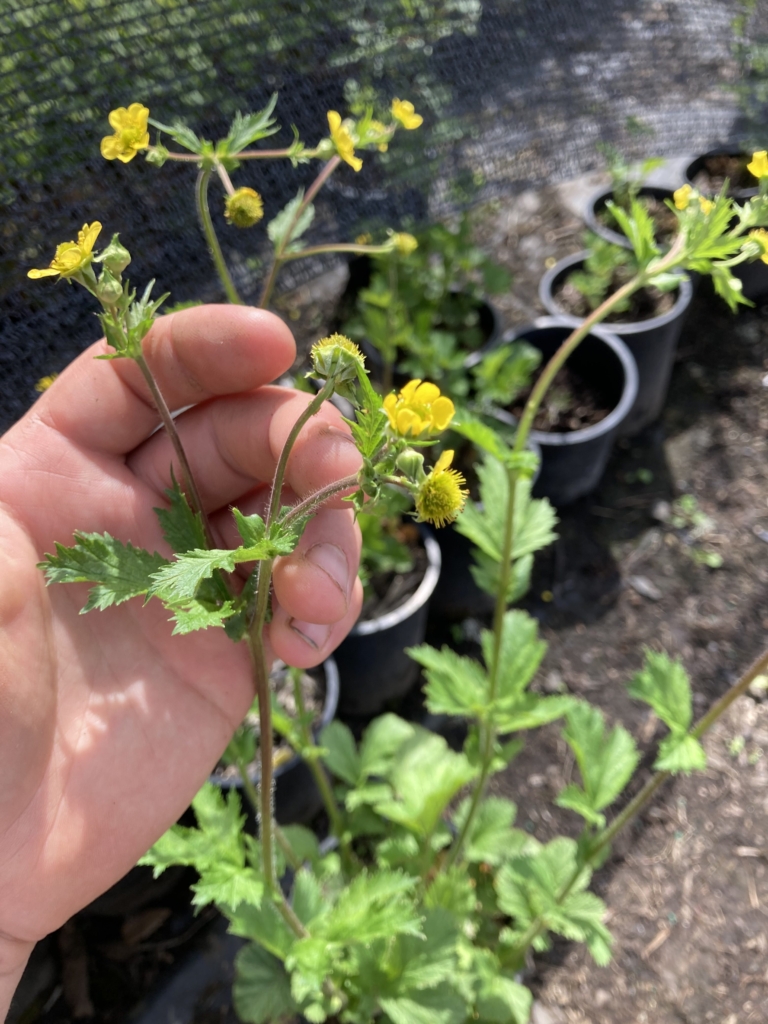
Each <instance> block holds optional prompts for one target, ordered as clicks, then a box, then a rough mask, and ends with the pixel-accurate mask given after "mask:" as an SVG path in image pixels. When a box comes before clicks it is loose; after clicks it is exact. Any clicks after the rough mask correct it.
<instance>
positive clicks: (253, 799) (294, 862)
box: [235, 757, 301, 871]
mask: <svg viewBox="0 0 768 1024" xmlns="http://www.w3.org/2000/svg"><path fill="white" fill-rule="evenodd" d="M235 765H236V767H237V770H238V771H239V772H240V778H241V779H242V782H243V789H244V791H245V795H246V797H247V798H248V803H249V804H250V805H251V807H252V808H253V812H254V814H255V815H256V817H257V818H258V816H259V794H258V793H257V792H256V787H255V786H254V784H253V782H252V781H251V777H250V775H249V774H248V765H247V764H246V763H245V761H244V760H243V759H242V758H240V757H238V758H237V759H236V760H235ZM272 829H273V831H274V833H275V839H276V840H277V845H278V846H279V847H280V849H281V850H282V851H283V856H284V857H285V859H286V861H287V862H288V863H289V864H290V865H291V867H292V868H293V869H294V871H298V869H299V868H300V867H301V860H300V858H299V857H298V856H297V854H296V851H295V850H294V848H293V847H292V846H291V844H290V843H289V842H288V839H287V837H286V835H285V833H284V832H283V830H282V829H281V828H280V826H279V825H278V824H277V822H276V821H275V822H273V824H272Z"/></svg>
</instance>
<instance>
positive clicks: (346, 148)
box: [328, 110, 363, 171]
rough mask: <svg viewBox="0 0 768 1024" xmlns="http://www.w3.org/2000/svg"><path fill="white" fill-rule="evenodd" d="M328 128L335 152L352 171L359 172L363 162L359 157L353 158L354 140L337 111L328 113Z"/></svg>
mask: <svg viewBox="0 0 768 1024" xmlns="http://www.w3.org/2000/svg"><path fill="white" fill-rule="evenodd" d="M328 127H329V128H330V129H331V140H332V142H333V144H334V146H335V147H336V152H337V153H338V154H339V156H340V157H341V159H342V160H343V161H344V162H345V163H348V164H349V166H350V167H351V168H352V170H353V171H359V170H360V168H361V167H362V166H363V161H362V160H361V159H360V157H358V156H355V140H354V139H353V138H352V136H351V135H350V133H349V129H348V128H347V127H346V125H345V124H344V122H343V121H342V120H341V114H340V113H339V112H338V111H336V110H329V111H328Z"/></svg>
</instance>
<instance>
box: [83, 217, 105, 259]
mask: <svg viewBox="0 0 768 1024" xmlns="http://www.w3.org/2000/svg"><path fill="white" fill-rule="evenodd" d="M100 231H101V222H100V221H98V220H95V221H94V222H93V224H83V227H82V230H81V231H78V233H77V244H78V245H79V246H80V248H81V249H82V251H83V253H84V254H88V253H90V252H92V251H93V244H94V242H95V241H96V239H97V238H98V237H99V232H100Z"/></svg>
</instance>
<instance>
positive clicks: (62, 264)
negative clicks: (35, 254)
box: [27, 220, 101, 280]
mask: <svg viewBox="0 0 768 1024" xmlns="http://www.w3.org/2000/svg"><path fill="white" fill-rule="evenodd" d="M100 231H101V224H100V223H99V222H98V221H97V220H95V221H94V222H93V224H83V226H82V228H81V230H80V231H78V233H77V241H76V242H62V243H61V245H57V246H56V255H55V256H54V257H53V259H52V260H51V264H50V266H49V267H46V268H45V269H44V270H29V271H27V277H31V278H33V279H34V280H37V279H38V278H40V277H54V276H55V275H56V274H61V276H62V277H74V276H75V274H77V273H79V272H80V271H81V270H84V269H85V268H86V267H87V266H88V264H89V263H90V262H91V260H92V259H93V246H94V243H95V241H96V239H97V238H98V237H99V232H100Z"/></svg>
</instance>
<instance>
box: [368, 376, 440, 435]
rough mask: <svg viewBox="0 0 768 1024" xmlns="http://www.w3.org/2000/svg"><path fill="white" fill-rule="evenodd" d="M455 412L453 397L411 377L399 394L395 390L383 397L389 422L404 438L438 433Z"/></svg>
mask: <svg viewBox="0 0 768 1024" xmlns="http://www.w3.org/2000/svg"><path fill="white" fill-rule="evenodd" d="M455 411H456V410H455V408H454V405H453V402H452V401H451V400H450V398H446V397H445V395H441V394H440V388H439V387H438V386H437V385H436V384H430V383H428V382H427V381H425V382H424V383H423V384H422V382H421V381H420V380H409V381H408V383H407V384H406V385H405V387H404V388H403V389H402V390H401V391H400V394H399V395H396V394H395V393H394V391H393V392H392V393H391V394H389V395H387V397H386V398H385V399H384V412H385V413H386V414H387V416H388V417H389V425H390V426H391V427H392V429H393V430H394V431H395V433H397V434H400V435H401V436H402V437H420V436H421V435H422V434H439V433H440V431H442V430H445V429H446V428H447V427H448V425H449V424H450V422H451V420H452V419H453V414H454V412H455Z"/></svg>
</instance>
